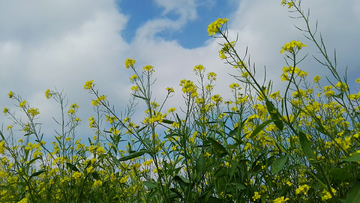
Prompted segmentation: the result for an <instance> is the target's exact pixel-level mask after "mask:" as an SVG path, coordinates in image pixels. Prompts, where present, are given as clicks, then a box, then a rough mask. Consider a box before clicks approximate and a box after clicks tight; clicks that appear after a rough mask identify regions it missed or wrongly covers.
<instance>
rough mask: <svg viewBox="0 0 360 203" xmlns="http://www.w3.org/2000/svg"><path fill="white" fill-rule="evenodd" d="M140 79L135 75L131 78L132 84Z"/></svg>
mask: <svg viewBox="0 0 360 203" xmlns="http://www.w3.org/2000/svg"><path fill="white" fill-rule="evenodd" d="M138 78H139V77H138V76H137V75H133V76H131V77H130V78H129V80H130V82H135V80H136V79H138Z"/></svg>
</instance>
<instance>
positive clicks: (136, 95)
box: [133, 94, 149, 101]
mask: <svg viewBox="0 0 360 203" xmlns="http://www.w3.org/2000/svg"><path fill="white" fill-rule="evenodd" d="M133 96H134V97H137V98H140V99H143V100H145V101H149V99H147V98H145V97H142V96H139V95H136V94H133Z"/></svg>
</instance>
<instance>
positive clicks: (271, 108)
mask: <svg viewBox="0 0 360 203" xmlns="http://www.w3.org/2000/svg"><path fill="white" fill-rule="evenodd" d="M265 103H266V107H267V110H268V112H269V113H270V116H271V118H272V120H273V122H274V123H275V125H276V127H278V128H279V129H280V130H281V131H282V130H283V129H284V123H283V122H282V120H280V114H279V111H278V109H277V108H275V106H274V104H273V103H272V102H271V101H269V100H266V102H265Z"/></svg>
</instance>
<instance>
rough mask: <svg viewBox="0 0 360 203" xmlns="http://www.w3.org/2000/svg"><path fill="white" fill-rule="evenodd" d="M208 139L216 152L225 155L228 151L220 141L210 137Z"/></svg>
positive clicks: (221, 155)
mask: <svg viewBox="0 0 360 203" xmlns="http://www.w3.org/2000/svg"><path fill="white" fill-rule="evenodd" d="M208 141H209V142H210V143H211V144H212V146H213V147H214V148H215V149H216V150H217V154H218V155H219V156H220V157H223V156H226V155H228V154H229V153H228V152H227V151H226V149H225V147H224V146H222V145H221V144H220V143H218V142H217V141H216V140H214V139H212V138H210V137H209V138H208Z"/></svg>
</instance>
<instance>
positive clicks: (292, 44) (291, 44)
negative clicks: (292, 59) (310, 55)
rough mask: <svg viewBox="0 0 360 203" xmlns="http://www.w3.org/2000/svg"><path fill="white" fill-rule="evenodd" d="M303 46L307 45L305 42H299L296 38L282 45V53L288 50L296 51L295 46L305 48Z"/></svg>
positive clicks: (298, 48)
mask: <svg viewBox="0 0 360 203" xmlns="http://www.w3.org/2000/svg"><path fill="white" fill-rule="evenodd" d="M303 47H306V45H305V44H303V43H301V42H299V41H295V40H294V41H291V42H289V43H286V44H285V45H284V46H283V47H282V49H281V51H280V53H284V52H285V51H288V52H290V53H294V51H295V50H296V49H295V48H297V50H300V49H301V48H303Z"/></svg>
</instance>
